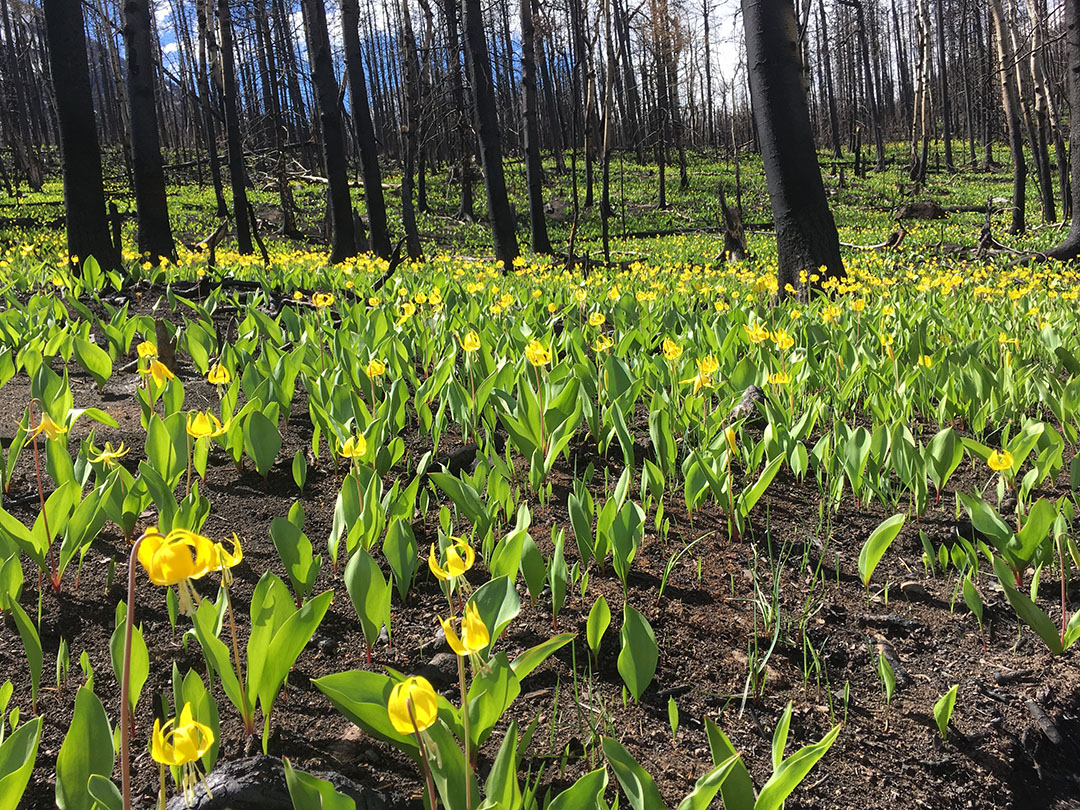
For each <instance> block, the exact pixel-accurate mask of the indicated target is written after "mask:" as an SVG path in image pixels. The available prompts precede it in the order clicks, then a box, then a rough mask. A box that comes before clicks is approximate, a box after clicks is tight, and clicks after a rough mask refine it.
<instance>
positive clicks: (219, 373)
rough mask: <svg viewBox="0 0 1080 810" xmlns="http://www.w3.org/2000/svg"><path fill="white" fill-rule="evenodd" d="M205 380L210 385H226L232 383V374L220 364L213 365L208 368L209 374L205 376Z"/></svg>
mask: <svg viewBox="0 0 1080 810" xmlns="http://www.w3.org/2000/svg"><path fill="white" fill-rule="evenodd" d="M206 379H207V381H208V382H209V383H210V384H211V385H228V384H229V382H231V381H232V374H230V373H229V370H228V369H227V368H225V366H223V365H221V363H215V364H214V365H213V366H212V367H211V368H210V373H209V374H207V375H206Z"/></svg>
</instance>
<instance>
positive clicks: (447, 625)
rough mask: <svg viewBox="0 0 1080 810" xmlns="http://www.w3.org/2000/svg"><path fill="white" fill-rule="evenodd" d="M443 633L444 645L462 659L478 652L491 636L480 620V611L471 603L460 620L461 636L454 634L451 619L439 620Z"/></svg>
mask: <svg viewBox="0 0 1080 810" xmlns="http://www.w3.org/2000/svg"><path fill="white" fill-rule="evenodd" d="M439 624H441V625H442V629H443V633H445V634H446V643H447V644H449V645H450V649H451V650H453V651H454V652H455V653H457V654H458V655H460V656H461V657H462V658H464V657H466V656H469V655H474V654H475V653H478V652H480V651H481V650H483V649H484V648H485V647H487V645H488V644H490V643H491V634H490V633H489V632H488V629H487V625H486V624H484V620H483V619H481V618H480V611H479V610H477V608H476V605H475V604H474V603H472V602H470V603H469V604H468V606H467V607H466V608H465V616H464V617H463V618H462V620H461V636H460V638H459V637H458V634H457V633H455V632H454V620H453V619H443V618H440V619H439Z"/></svg>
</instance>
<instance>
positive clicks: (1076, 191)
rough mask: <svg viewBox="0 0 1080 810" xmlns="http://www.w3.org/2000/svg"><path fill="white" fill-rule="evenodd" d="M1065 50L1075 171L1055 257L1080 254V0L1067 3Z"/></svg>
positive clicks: (1072, 159) (1068, 0) (1070, 157)
mask: <svg viewBox="0 0 1080 810" xmlns="http://www.w3.org/2000/svg"><path fill="white" fill-rule="evenodd" d="M1065 50H1066V54H1067V58H1068V74H1069V109H1070V110H1071V111H1072V113H1071V115H1070V116H1069V160H1070V167H1071V172H1072V189H1071V192H1070V193H1071V195H1072V224H1071V226H1070V228H1069V233H1068V235H1067V236H1066V237H1065V241H1063V242H1062V243H1061V244H1060V245H1058V246H1057V247H1056V248H1054V249H1053V250H1051V251H1048V252H1047V255H1048V256H1050V257H1052V258H1055V259H1061V260H1066V259H1075V258H1076V257H1077V256H1080V115H1077V114H1076V111H1077V110H1080V2H1078V0H1066V3H1065Z"/></svg>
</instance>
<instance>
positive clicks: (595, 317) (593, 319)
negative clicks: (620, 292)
mask: <svg viewBox="0 0 1080 810" xmlns="http://www.w3.org/2000/svg"><path fill="white" fill-rule="evenodd" d="M606 321H607V318H605V317H604V313H603V312H594V313H592V314H591V315H590V316H589V326H603V325H604V323H605V322H606Z"/></svg>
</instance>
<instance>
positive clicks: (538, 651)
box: [510, 633, 575, 680]
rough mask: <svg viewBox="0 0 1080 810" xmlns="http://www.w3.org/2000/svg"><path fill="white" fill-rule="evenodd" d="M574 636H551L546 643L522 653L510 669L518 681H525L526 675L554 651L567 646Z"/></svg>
mask: <svg viewBox="0 0 1080 810" xmlns="http://www.w3.org/2000/svg"><path fill="white" fill-rule="evenodd" d="M574 636H575V634H574V633H560V634H559V635H557V636H552V637H551V638H549V639H548V640H547V641H542V642H540V643H539V644H537V645H536V646H535V647H530V648H529V649H528V650H526V651H525V652H523V653H522V654H521V655H519V656H518V657H517V658H515V659H514V660H513V661H512V662H511V663H510V667H511V668H512V669H513V670H514V674H515V675H516V676H517V677H518V679H519V680H525V677H526V676H527V675H529V674H530V673H531V672H532V671H533V670H535V669H536V668H537V667H538V666H540V665H541V664H542V663H544V662H545V661H546V660H547V659H548V658H550V657H551V655H552V654H553V653H554V652H555V651H556V650H558V649H560V648H562V647H565V646H566V645H567V644H569V643H570V642H571V641H572V640H573V639H574Z"/></svg>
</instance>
